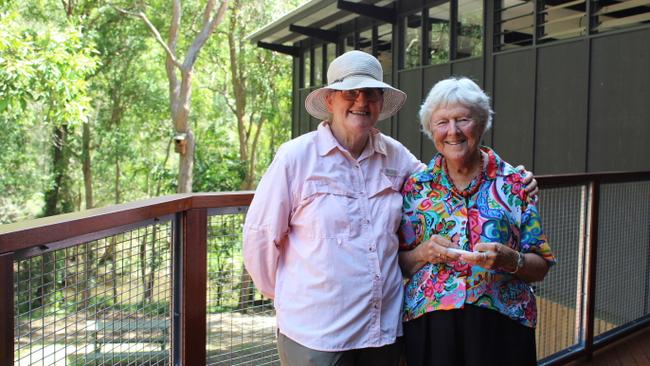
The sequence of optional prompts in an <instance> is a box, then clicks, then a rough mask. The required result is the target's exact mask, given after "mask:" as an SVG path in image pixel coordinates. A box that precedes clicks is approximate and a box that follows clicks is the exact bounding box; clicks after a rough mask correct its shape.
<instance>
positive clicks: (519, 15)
mask: <svg viewBox="0 0 650 366" xmlns="http://www.w3.org/2000/svg"><path fill="white" fill-rule="evenodd" d="M534 10H535V4H534V2H533V1H526V0H503V1H502V2H501V7H498V6H497V8H496V10H495V13H496V14H495V18H494V19H495V22H496V29H497V30H498V32H497V33H496V34H495V35H494V48H495V50H497V51H498V50H507V49H512V48H517V47H522V46H529V45H531V44H532V43H533V30H534V29H535V19H534Z"/></svg>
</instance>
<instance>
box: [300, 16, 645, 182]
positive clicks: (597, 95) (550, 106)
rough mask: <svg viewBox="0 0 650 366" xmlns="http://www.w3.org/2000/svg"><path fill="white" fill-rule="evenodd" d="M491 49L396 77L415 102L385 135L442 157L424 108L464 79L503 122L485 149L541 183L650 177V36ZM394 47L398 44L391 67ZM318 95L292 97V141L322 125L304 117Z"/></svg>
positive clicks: (385, 125)
mask: <svg viewBox="0 0 650 366" xmlns="http://www.w3.org/2000/svg"><path fill="white" fill-rule="evenodd" d="M394 29H397V26H395V27H394ZM490 34H491V32H489V31H488V32H487V36H488V37H489V36H490ZM393 38H394V39H396V38H397V37H393ZM485 43H486V45H487V47H486V49H485V53H484V55H483V57H479V58H473V59H464V60H458V61H454V62H451V63H447V64H441V65H426V66H422V67H417V68H413V69H408V70H398V69H397V67H393V70H392V74H388V75H387V76H386V81H388V82H389V83H392V85H394V86H396V87H398V88H400V89H401V90H403V91H405V92H406V93H407V95H408V99H407V101H406V104H405V105H404V107H403V108H402V110H401V111H400V112H399V113H398V115H397V116H396V117H393V118H392V119H389V120H386V121H380V122H379V124H378V127H379V128H380V129H381V130H382V132H384V133H386V134H388V135H391V136H393V137H395V138H397V139H398V140H400V141H401V142H402V143H403V144H404V145H405V146H406V147H408V148H409V150H411V151H412V152H413V153H414V154H415V155H416V156H418V157H419V158H420V159H421V160H423V161H425V162H428V161H429V159H430V158H431V156H432V155H433V154H434V153H435V149H434V147H433V144H432V143H431V141H429V140H428V138H427V137H426V136H424V135H423V134H422V133H421V132H420V124H419V120H418V110H419V107H420V104H421V103H422V101H423V99H424V98H425V97H426V94H427V92H428V91H429V89H430V88H431V86H433V84H434V83H435V82H437V81H438V80H441V79H443V78H446V77H449V76H452V75H464V76H468V77H471V78H472V79H474V80H475V81H477V82H478V83H479V85H481V86H482V87H484V89H485V90H486V92H487V93H488V95H490V96H491V97H492V99H493V108H494V110H495V112H496V114H495V116H494V124H493V128H492V130H491V131H488V133H487V134H486V136H485V138H484V143H485V144H487V145H490V146H493V147H494V148H495V149H496V150H497V152H498V153H499V154H500V155H501V156H502V157H504V158H505V159H506V160H507V161H509V162H511V163H513V164H524V165H525V166H526V167H527V168H528V169H531V170H533V171H534V172H535V173H536V174H561V173H579V172H601V171H637V170H650V26H648V25H644V26H642V27H637V28H635V29H629V30H622V31H617V32H612V33H604V34H600V35H591V36H585V37H582V38H579V39H574V40H566V41H557V42H554V43H549V44H545V45H539V46H530V47H526V48H522V49H518V50H512V51H504V52H498V53H492V51H491V49H490V46H489V45H490V44H491V43H492V42H491V40H488V41H487V42H485ZM397 47H399V40H397V39H396V40H395V42H394V51H393V55H394V61H393V63H394V65H397V64H398V63H399V59H398V54H397V52H395V49H396V48H397ZM299 68H300V65H299V63H298V62H295V63H294V72H298V70H299ZM393 75H394V76H393ZM294 85H298V84H297V83H294ZM313 89H315V88H306V89H298V88H296V89H294V106H293V108H294V113H293V117H294V119H293V122H292V123H293V124H292V131H293V132H294V136H297V135H299V134H302V133H305V132H308V131H311V130H314V129H315V128H316V126H317V125H318V123H319V121H316V120H315V119H313V118H312V117H310V116H309V115H308V114H307V112H306V111H305V109H304V99H305V97H306V96H307V94H308V93H309V92H310V91H311V90H313Z"/></svg>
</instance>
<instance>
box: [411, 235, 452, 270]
mask: <svg viewBox="0 0 650 366" xmlns="http://www.w3.org/2000/svg"><path fill="white" fill-rule="evenodd" d="M448 248H458V245H456V244H454V243H453V242H451V241H450V240H447V239H445V238H443V237H442V236H440V235H434V236H432V237H431V238H430V239H429V240H427V241H426V242H424V243H422V244H420V245H418V246H417V247H416V248H415V250H418V252H419V253H418V255H419V257H420V260H421V261H423V262H429V263H443V262H453V261H456V260H458V259H459V258H460V254H458V253H455V252H452V251H450V250H448Z"/></svg>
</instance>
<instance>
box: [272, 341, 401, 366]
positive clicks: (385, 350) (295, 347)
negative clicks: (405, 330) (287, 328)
mask: <svg viewBox="0 0 650 366" xmlns="http://www.w3.org/2000/svg"><path fill="white" fill-rule="evenodd" d="M278 351H279V353H280V361H281V363H282V366H370V365H372V366H398V365H399V364H400V357H401V356H402V341H401V339H398V340H397V342H395V343H393V344H389V345H386V346H383V347H369V348H359V349H353V350H349V351H340V352H323V351H316V350H313V349H311V348H307V347H305V346H303V345H300V344H298V343H296V342H295V341H293V340H292V339H290V338H289V337H287V336H285V335H284V334H282V333H278Z"/></svg>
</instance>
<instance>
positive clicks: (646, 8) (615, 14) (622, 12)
mask: <svg viewBox="0 0 650 366" xmlns="http://www.w3.org/2000/svg"><path fill="white" fill-rule="evenodd" d="M592 4H593V5H592V9H593V13H592V14H593V16H594V24H595V26H594V31H596V32H598V33H601V32H605V31H608V30H614V29H619V28H626V27H631V26H635V25H639V24H642V23H646V24H647V23H648V22H650V1H648V0H626V1H619V2H612V1H604V0H593V2H592Z"/></svg>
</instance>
